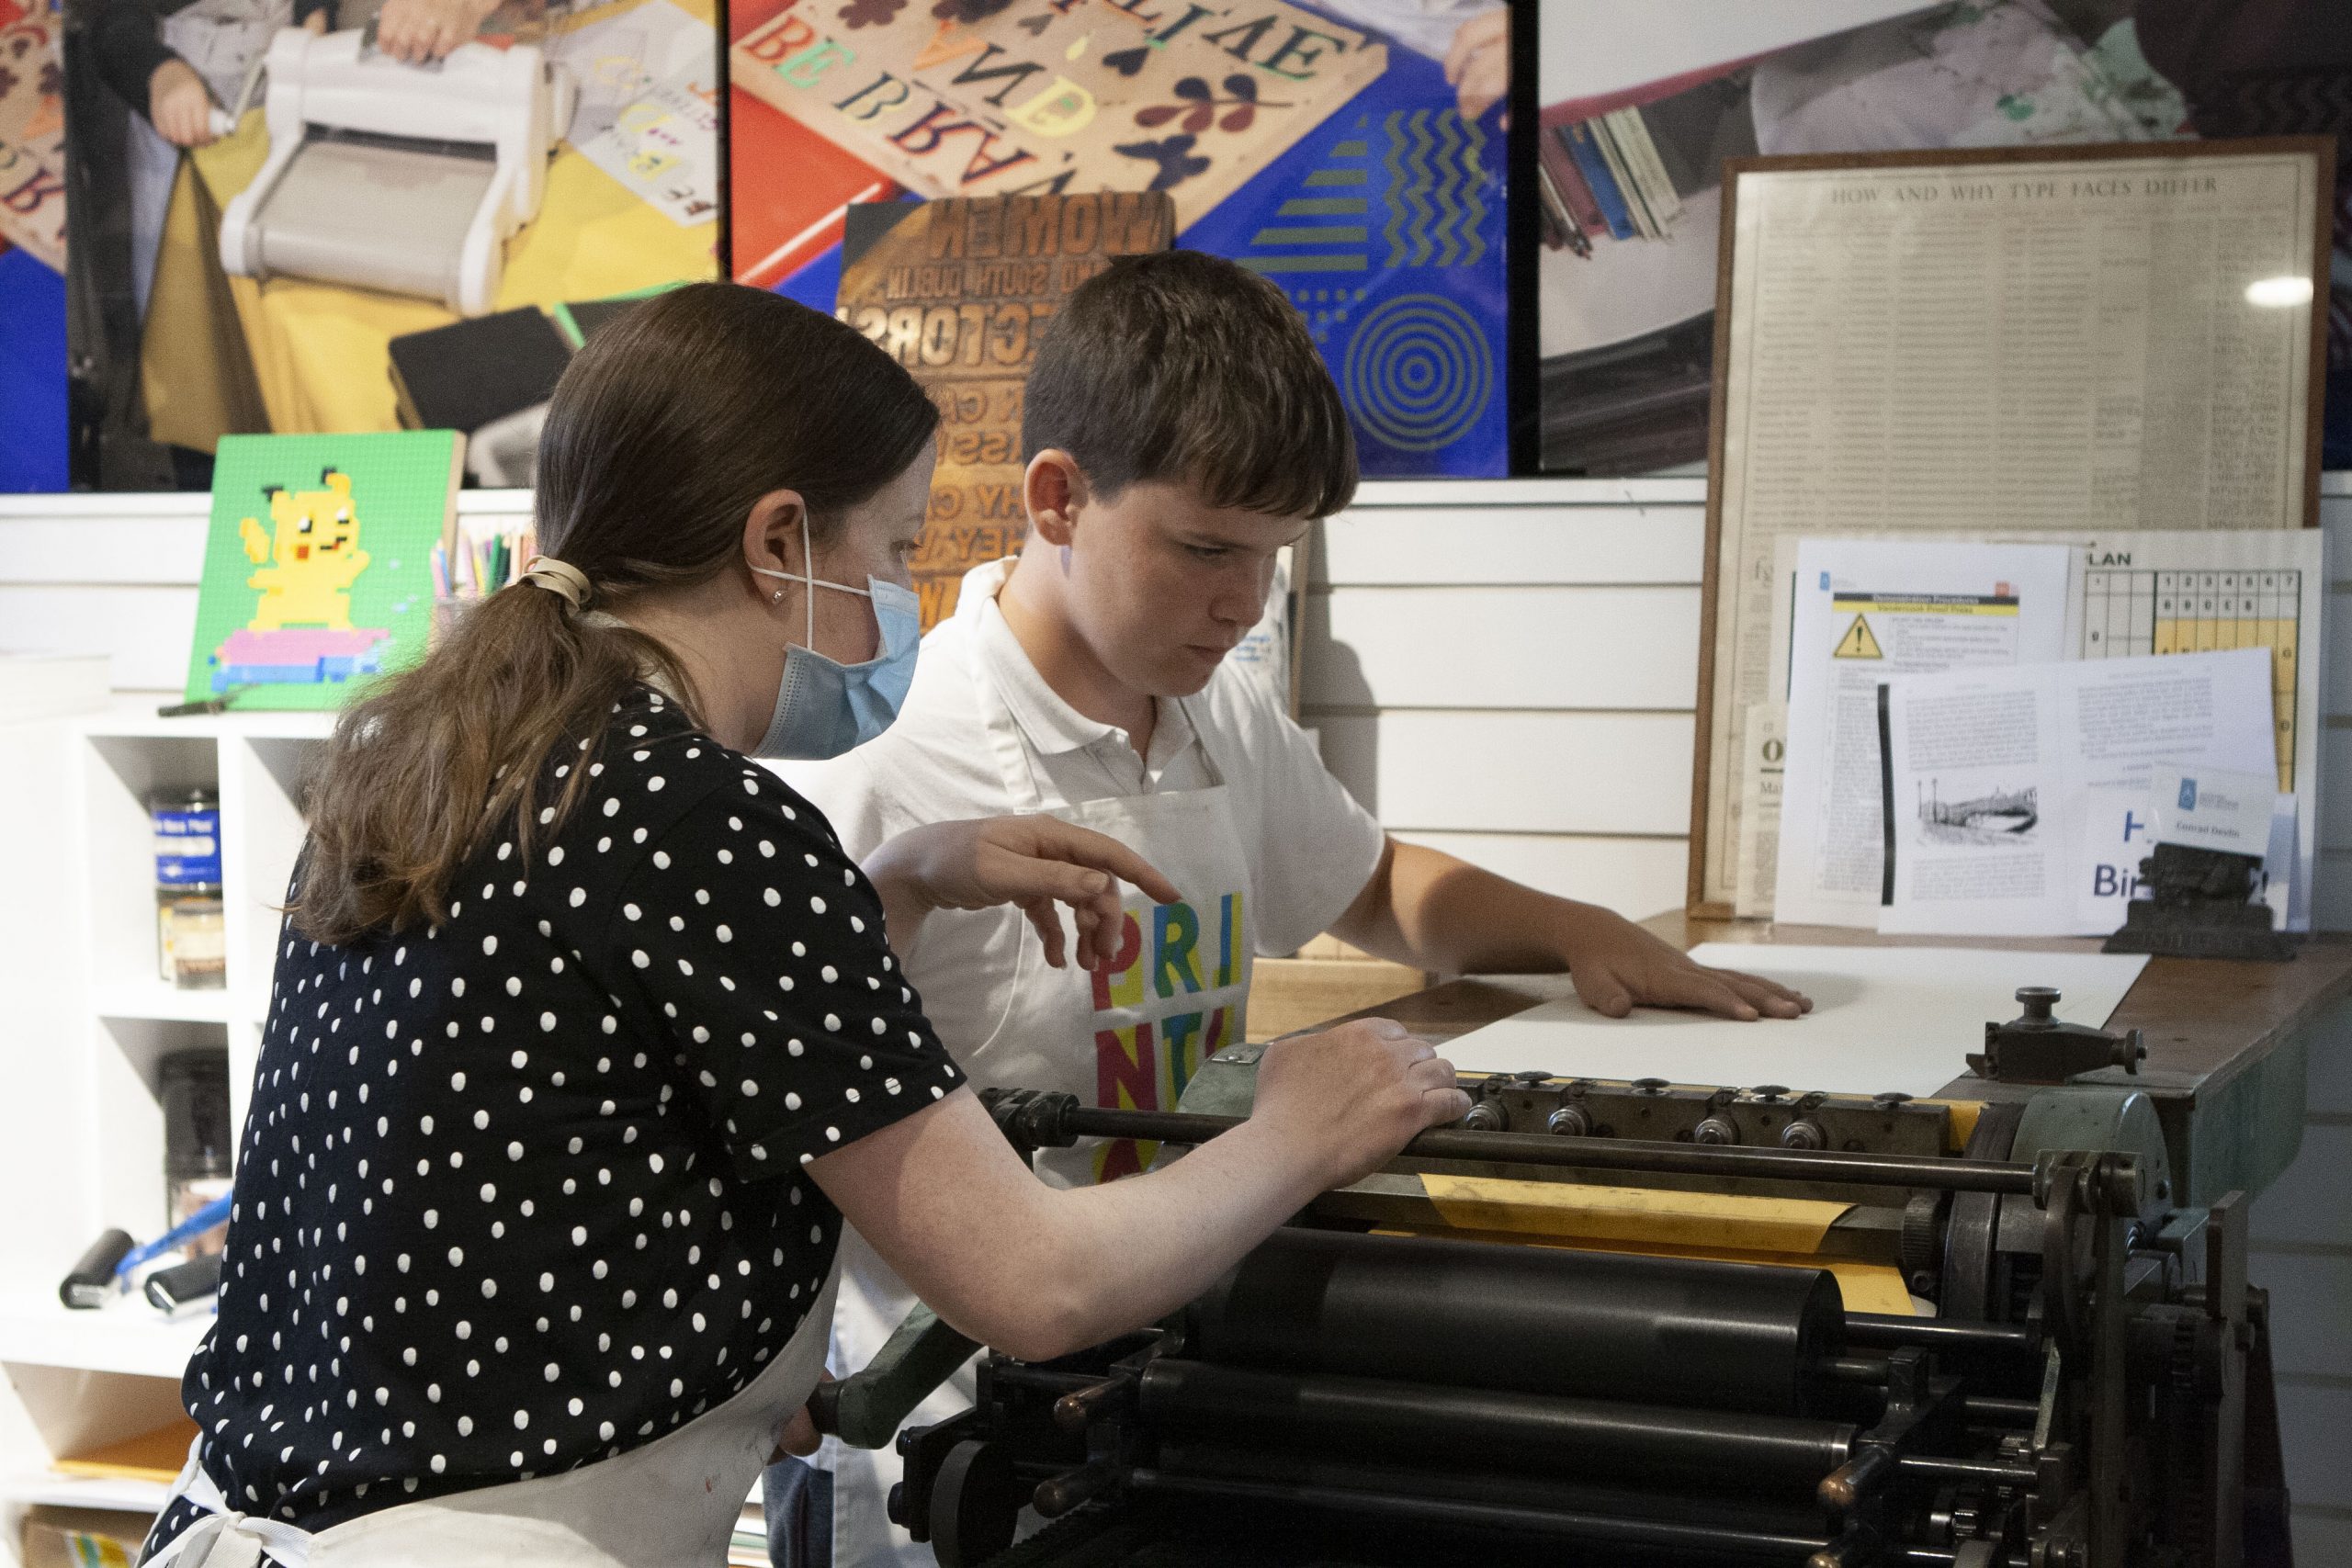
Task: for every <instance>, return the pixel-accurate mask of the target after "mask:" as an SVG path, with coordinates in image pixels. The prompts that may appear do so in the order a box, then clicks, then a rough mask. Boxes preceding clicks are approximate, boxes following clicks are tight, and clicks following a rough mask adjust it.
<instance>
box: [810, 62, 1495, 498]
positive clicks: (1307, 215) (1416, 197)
mask: <svg viewBox="0 0 2352 1568" xmlns="http://www.w3.org/2000/svg"><path fill="white" fill-rule="evenodd" d="M1388 62H1389V63H1388V69H1387V70H1386V71H1385V72H1384V73H1382V74H1381V76H1380V79H1379V80H1378V81H1376V82H1374V83H1373V84H1372V85H1369V86H1367V87H1366V88H1365V89H1364V90H1363V92H1361V93H1359V94H1357V95H1356V96H1355V97H1354V98H1352V99H1351V100H1350V101H1349V102H1348V103H1347V105H1346V106H1345V107H1342V108H1341V109H1340V111H1339V112H1338V113H1336V114H1334V115H1332V116H1331V118H1329V119H1327V120H1325V121H1324V122H1323V124H1322V125H1320V126H1318V127H1317V128H1316V130H1314V132H1313V133H1311V134H1309V135H1307V136H1306V137H1304V138H1302V139H1301V140H1300V141H1298V142H1297V143H1296V144H1295V145H1294V146H1292V147H1291V148H1290V150H1289V151H1287V152H1284V153H1283V155H1282V156H1281V157H1279V158H1277V159H1275V160H1274V161H1273V162H1272V164H1268V165H1267V166H1266V167H1265V168H1263V169H1261V170H1260V171H1259V172H1258V174H1257V175H1255V176H1254V177H1252V178H1251V179H1250V181H1249V183H1248V184H1246V185H1244V186H1241V188H1240V189H1238V190H1237V191H1235V192H1234V193H1233V194H1232V195H1231V196H1229V197H1227V198H1226V199H1225V200H1224V201H1222V202H1220V203H1218V204H1217V206H1216V210H1214V211H1212V212H1211V213H1209V214H1208V215H1207V216H1206V217H1204V218H1203V219H1202V220H1200V221H1198V222H1196V223H1194V224H1193V226H1192V227H1191V228H1189V229H1187V230H1185V231H1183V232H1182V233H1181V234H1179V235H1178V236H1177V237H1176V242H1177V243H1178V244H1180V245H1184V246H1187V247H1190V248H1191V249H1193V250H1200V251H1208V252H1211V253H1212V254H1216V255H1222V256H1230V257H1232V258H1233V259H1234V260H1236V261H1238V262H1239V263H1240V264H1241V265H1244V266H1247V267H1250V268H1251V269H1252V270H1253V271H1257V272H1260V273H1262V274H1264V275H1265V276H1267V277H1268V278H1270V279H1272V281H1273V282H1274V283H1276V284H1278V285H1280V286H1281V288H1282V289H1283V292H1284V293H1286V294H1287V295H1289V296H1290V299H1291V302H1292V303H1293V304H1295V305H1296V306H1297V307H1298V309H1299V312H1300V314H1302V315H1304V316H1305V317H1306V322H1307V327H1308V329H1309V330H1310V331H1311V332H1313V333H1314V334H1315V341H1316V342H1317V344H1320V345H1321V347H1322V350H1323V359H1324V363H1325V364H1326V365H1328V366H1329V367H1330V370H1331V378H1332V379H1333V380H1335V381H1336V382H1338V383H1339V387H1340V397H1341V398H1342V399H1343V400H1345V402H1346V403H1347V406H1348V412H1349V414H1350V415H1351V418H1352V420H1353V422H1354V424H1355V433H1356V446H1357V456H1358V460H1359V463H1360V465H1361V467H1362V468H1363V473H1364V475H1365V476H1366V477H1367V478H1375V479H1408V478H1424V479H1425V478H1436V477H1452V478H1491V477H1497V476H1500V475H1504V474H1508V473H1509V472H1510V450H1509V436H1508V426H1509V412H1508V410H1509V405H1510V398H1509V395H1508V388H1507V387H1506V385H1505V368H1504V367H1505V357H1504V348H1503V334H1504V330H1505V309H1506V300H1507V299H1508V294H1509V283H1508V279H1507V276H1506V264H1505V257H1504V244H1503V231H1504V229H1503V225H1504V214H1503V178H1504V152H1503V137H1502V133H1501V132H1500V130H1498V128H1497V122H1498V118H1499V111H1498V110H1490V111H1489V112H1488V113H1487V116H1486V117H1485V118H1484V119H1483V120H1481V121H1479V122H1477V123H1475V124H1473V123H1468V122H1465V121H1464V119H1463V118H1462V117H1461V116H1460V114H1458V113H1457V112H1456V111H1455V108H1454V93H1453V88H1452V87H1450V86H1448V85H1446V82H1445V74H1444V73H1443V71H1442V70H1441V69H1440V67H1439V66H1438V63H1437V62H1435V61H1432V60H1430V59H1428V58H1426V57H1424V56H1422V55H1419V54H1416V53H1414V52H1413V51H1410V50H1408V49H1405V48H1403V47H1401V46H1399V45H1394V44H1392V45H1391V46H1390V47H1389V51H1388ZM840 281H841V248H840V247H839V246H838V245H836V246H834V247H833V248H832V249H831V250H830V251H828V252H826V253H825V254H823V255H821V256H819V257H818V258H817V259H816V260H814V261H812V262H810V263H809V265H807V266H805V267H803V268H801V269H800V271H798V272H797V273H795V274H794V275H793V276H790V277H788V278H786V279H785V280H784V281H783V282H782V283H781V284H779V285H778V286H777V292H778V293H781V294H784V295H786V296H788V297H789V298H791V299H797V300H799V301H800V302H801V303H802V304H805V305H808V306H810V307H812V308H814V309H816V310H825V311H829V312H830V311H831V310H832V308H833V297H834V292H835V289H836V288H838V286H839V284H840Z"/></svg>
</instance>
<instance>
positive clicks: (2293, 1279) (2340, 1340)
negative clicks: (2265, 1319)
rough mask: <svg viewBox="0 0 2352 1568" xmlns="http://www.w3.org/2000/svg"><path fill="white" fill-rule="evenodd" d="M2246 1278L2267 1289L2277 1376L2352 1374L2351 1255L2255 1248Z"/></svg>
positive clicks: (2336, 1375)
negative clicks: (2350, 1341)
mask: <svg viewBox="0 0 2352 1568" xmlns="http://www.w3.org/2000/svg"><path fill="white" fill-rule="evenodd" d="M2246 1278H2247V1279H2248V1280H2251V1281H2252V1282H2253V1283H2255V1284H2257V1285H2260V1286H2261V1287H2262V1288H2263V1289H2264V1290H2266V1291H2268V1292H2270V1354H2271V1364H2272V1366H2273V1367H2274V1368H2275V1369H2276V1370H2277V1371H2278V1373H2279V1375H2280V1376H2282V1377H2283V1376H2290V1375H2298V1376H2326V1377H2345V1376H2352V1346H2347V1345H2346V1342H2345V1341H2346V1331H2347V1329H2352V1253H2344V1254H2336V1253H2324V1252H2301V1251H2287V1252H2280V1251H2272V1250H2266V1249H2263V1248H2259V1247H2257V1248H2256V1249H2255V1250H2254V1251H2253V1252H2252V1253H2251V1254H2249V1255H2248V1257H2247V1259H2246Z"/></svg>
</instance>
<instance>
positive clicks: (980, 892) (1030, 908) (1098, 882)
mask: <svg viewBox="0 0 2352 1568" xmlns="http://www.w3.org/2000/svg"><path fill="white" fill-rule="evenodd" d="M865 874H866V875H867V876H869V877H871V878H872V879H873V881H874V883H875V886H876V887H877V888H878V889H881V890H882V892H883V895H884V899H885V902H886V904H887V903H888V901H889V897H890V894H891V892H892V891H893V890H894V889H893V886H892V885H895V888H896V889H897V890H902V891H904V892H906V893H909V894H911V895H912V897H914V898H915V899H916V900H917V901H918V902H919V904H920V905H921V906H922V907H923V908H931V909H987V908H995V907H996V906H997V905H1000V904H1011V905H1012V906H1014V907H1015V908H1019V909H1020V910H1021V912H1022V913H1023V914H1024V915H1026V916H1028V917H1029V923H1030V924H1031V925H1033V926H1035V928H1036V930H1037V938H1038V940H1039V941H1040V942H1043V943H1044V944H1045V949H1046V963H1048V964H1052V965H1053V966H1054V967H1055V968H1057V969H1058V968H1060V967H1062V966H1063V965H1064V964H1066V963H1068V962H1069V961H1070V959H1071V958H1072V957H1073V956H1074V957H1075V959H1076V961H1077V964H1078V966H1079V967H1080V968H1081V969H1094V968H1099V967H1101V966H1102V965H1103V964H1107V963H1109V962H1110V961H1111V959H1112V958H1113V956H1114V954H1115V953H1117V951H1118V942H1119V927H1120V921H1121V917H1122V912H1121V909H1120V904H1119V884H1120V883H1121V882H1123V881H1124V882H1130V883H1133V884H1134V885H1135V886H1136V887H1138V888H1140V889H1142V891H1143V893H1144V896H1145V897H1148V898H1150V899H1152V900H1153V901H1154V902H1156V903H1161V904H1172V903H1175V902H1176V901H1177V900H1178V899H1179V898H1180V897H1182V895H1181V894H1179V893H1178V892H1177V891H1176V888H1175V886H1174V885H1173V884H1172V883H1170V881H1169V880H1168V879H1167V878H1166V877H1164V876H1162V875H1160V874H1159V872H1157V871H1155V870H1154V869H1153V868H1152V867H1151V865H1150V863H1148V862H1147V861H1146V860H1145V859H1144V858H1143V857H1142V856H1141V855H1139V854H1137V853H1136V852H1134V851H1133V850H1131V849H1129V848H1127V846H1126V845H1125V844H1123V843H1121V842H1119V841H1118V840H1116V839H1113V838H1107V837H1105V836H1104V835H1103V834H1101V833H1097V832H1094V831H1092V830H1091V829H1085V828H1074V827H1072V826H1070V825H1069V823H1067V822H1064V821H1062V820H1061V819H1060V818H1056V817H983V818H973V819H971V820H967V821H960V822H933V823H930V824H928V825H926V826H924V827H921V828H910V829H908V830H907V831H906V832H903V833H901V834H899V836H898V837H897V838H895V839H892V840H889V841H888V842H887V843H885V844H884V845H882V847H881V848H879V849H877V850H876V851H875V852H874V853H873V854H872V855H871V856H870V857H868V859H867V861H866V863H865ZM1062 905H1067V906H1069V911H1070V916H1071V921H1072V923H1073V924H1074V925H1075V926H1076V927H1077V930H1078V942H1077V949H1076V952H1075V953H1074V954H1073V953H1071V951H1070V945H1069V940H1068V937H1067V935H1066V933H1065V932H1064V931H1063V929H1062V919H1061V910H1060V908H1059V906H1062Z"/></svg>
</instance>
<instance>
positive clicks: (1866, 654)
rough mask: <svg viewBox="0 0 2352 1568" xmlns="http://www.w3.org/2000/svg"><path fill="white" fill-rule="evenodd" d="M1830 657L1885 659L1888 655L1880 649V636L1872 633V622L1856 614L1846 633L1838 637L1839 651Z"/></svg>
mask: <svg viewBox="0 0 2352 1568" xmlns="http://www.w3.org/2000/svg"><path fill="white" fill-rule="evenodd" d="M1830 657H1831V658H1833V659H1884V658H1885V657H1886V655H1885V654H1883V653H1882V652H1880V651H1879V646H1878V638H1876V637H1872V636H1871V624H1870V622H1868V621H1866V620H1864V619H1863V618H1862V617H1861V616H1860V615H1856V616H1855V617H1854V624H1853V625H1852V626H1848V627H1847V628H1846V635H1845V636H1844V637H1839V638H1838V650H1837V652H1835V653H1833V654H1831V655H1830Z"/></svg>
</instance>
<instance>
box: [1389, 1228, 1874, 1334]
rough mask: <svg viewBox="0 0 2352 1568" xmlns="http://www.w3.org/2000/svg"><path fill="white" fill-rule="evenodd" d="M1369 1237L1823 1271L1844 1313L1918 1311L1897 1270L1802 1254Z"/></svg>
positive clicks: (1572, 1239) (1472, 1236)
mask: <svg viewBox="0 0 2352 1568" xmlns="http://www.w3.org/2000/svg"><path fill="white" fill-rule="evenodd" d="M1373 1234H1374V1235H1434V1236H1440V1237H1442V1238H1443V1239H1445V1240H1448V1241H1488V1242H1497V1243H1500V1244H1502V1245H1504V1246H1515V1247H1561V1248H1564V1249H1566V1250H1567V1251H1570V1252H1612V1253H1620V1254H1625V1255H1629V1256H1632V1257H1635V1258H1703V1259H1705V1260H1706V1261H1708V1262H1710V1263H1752V1264H1755V1265H1757V1266H1758V1267H1760V1268H1765V1269H1828V1270H1829V1272H1830V1275H1831V1276H1832V1277H1833V1278H1834V1279H1836V1280H1837V1281H1838V1297H1839V1298H1840V1299H1841V1300H1842V1301H1843V1302H1844V1303H1845V1305H1846V1310H1847V1311H1848V1312H1875V1313H1886V1314H1892V1315H1894V1316H1898V1317H1909V1316H1912V1315H1913V1314H1917V1311H1918V1310H1919V1309H1918V1308H1917V1306H1915V1305H1914V1304H1913V1303H1912V1301H1911V1292H1910V1291H1909V1290H1907V1289H1905V1286H1904V1283H1903V1273H1902V1270H1900V1269H1895V1268H1894V1267H1893V1266H1892V1265H1890V1264H1885V1263H1869V1262H1865V1261H1864V1260H1862V1259H1861V1258H1821V1257H1816V1256H1815V1255H1813V1254H1810V1253H1802V1252H1750V1251H1747V1250H1744V1249H1742V1248H1740V1247H1668V1246H1664V1245H1659V1244H1653V1243H1648V1242H1628V1241H1610V1242H1603V1241H1589V1240H1585V1239H1583V1238H1581V1237H1577V1236H1558V1235H1527V1234H1526V1233H1524V1232H1507V1231H1455V1230H1447V1231H1429V1230H1414V1229H1393V1228H1389V1227H1385V1226H1384V1227H1382V1228H1381V1229H1379V1230H1376V1231H1374V1233H1373Z"/></svg>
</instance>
